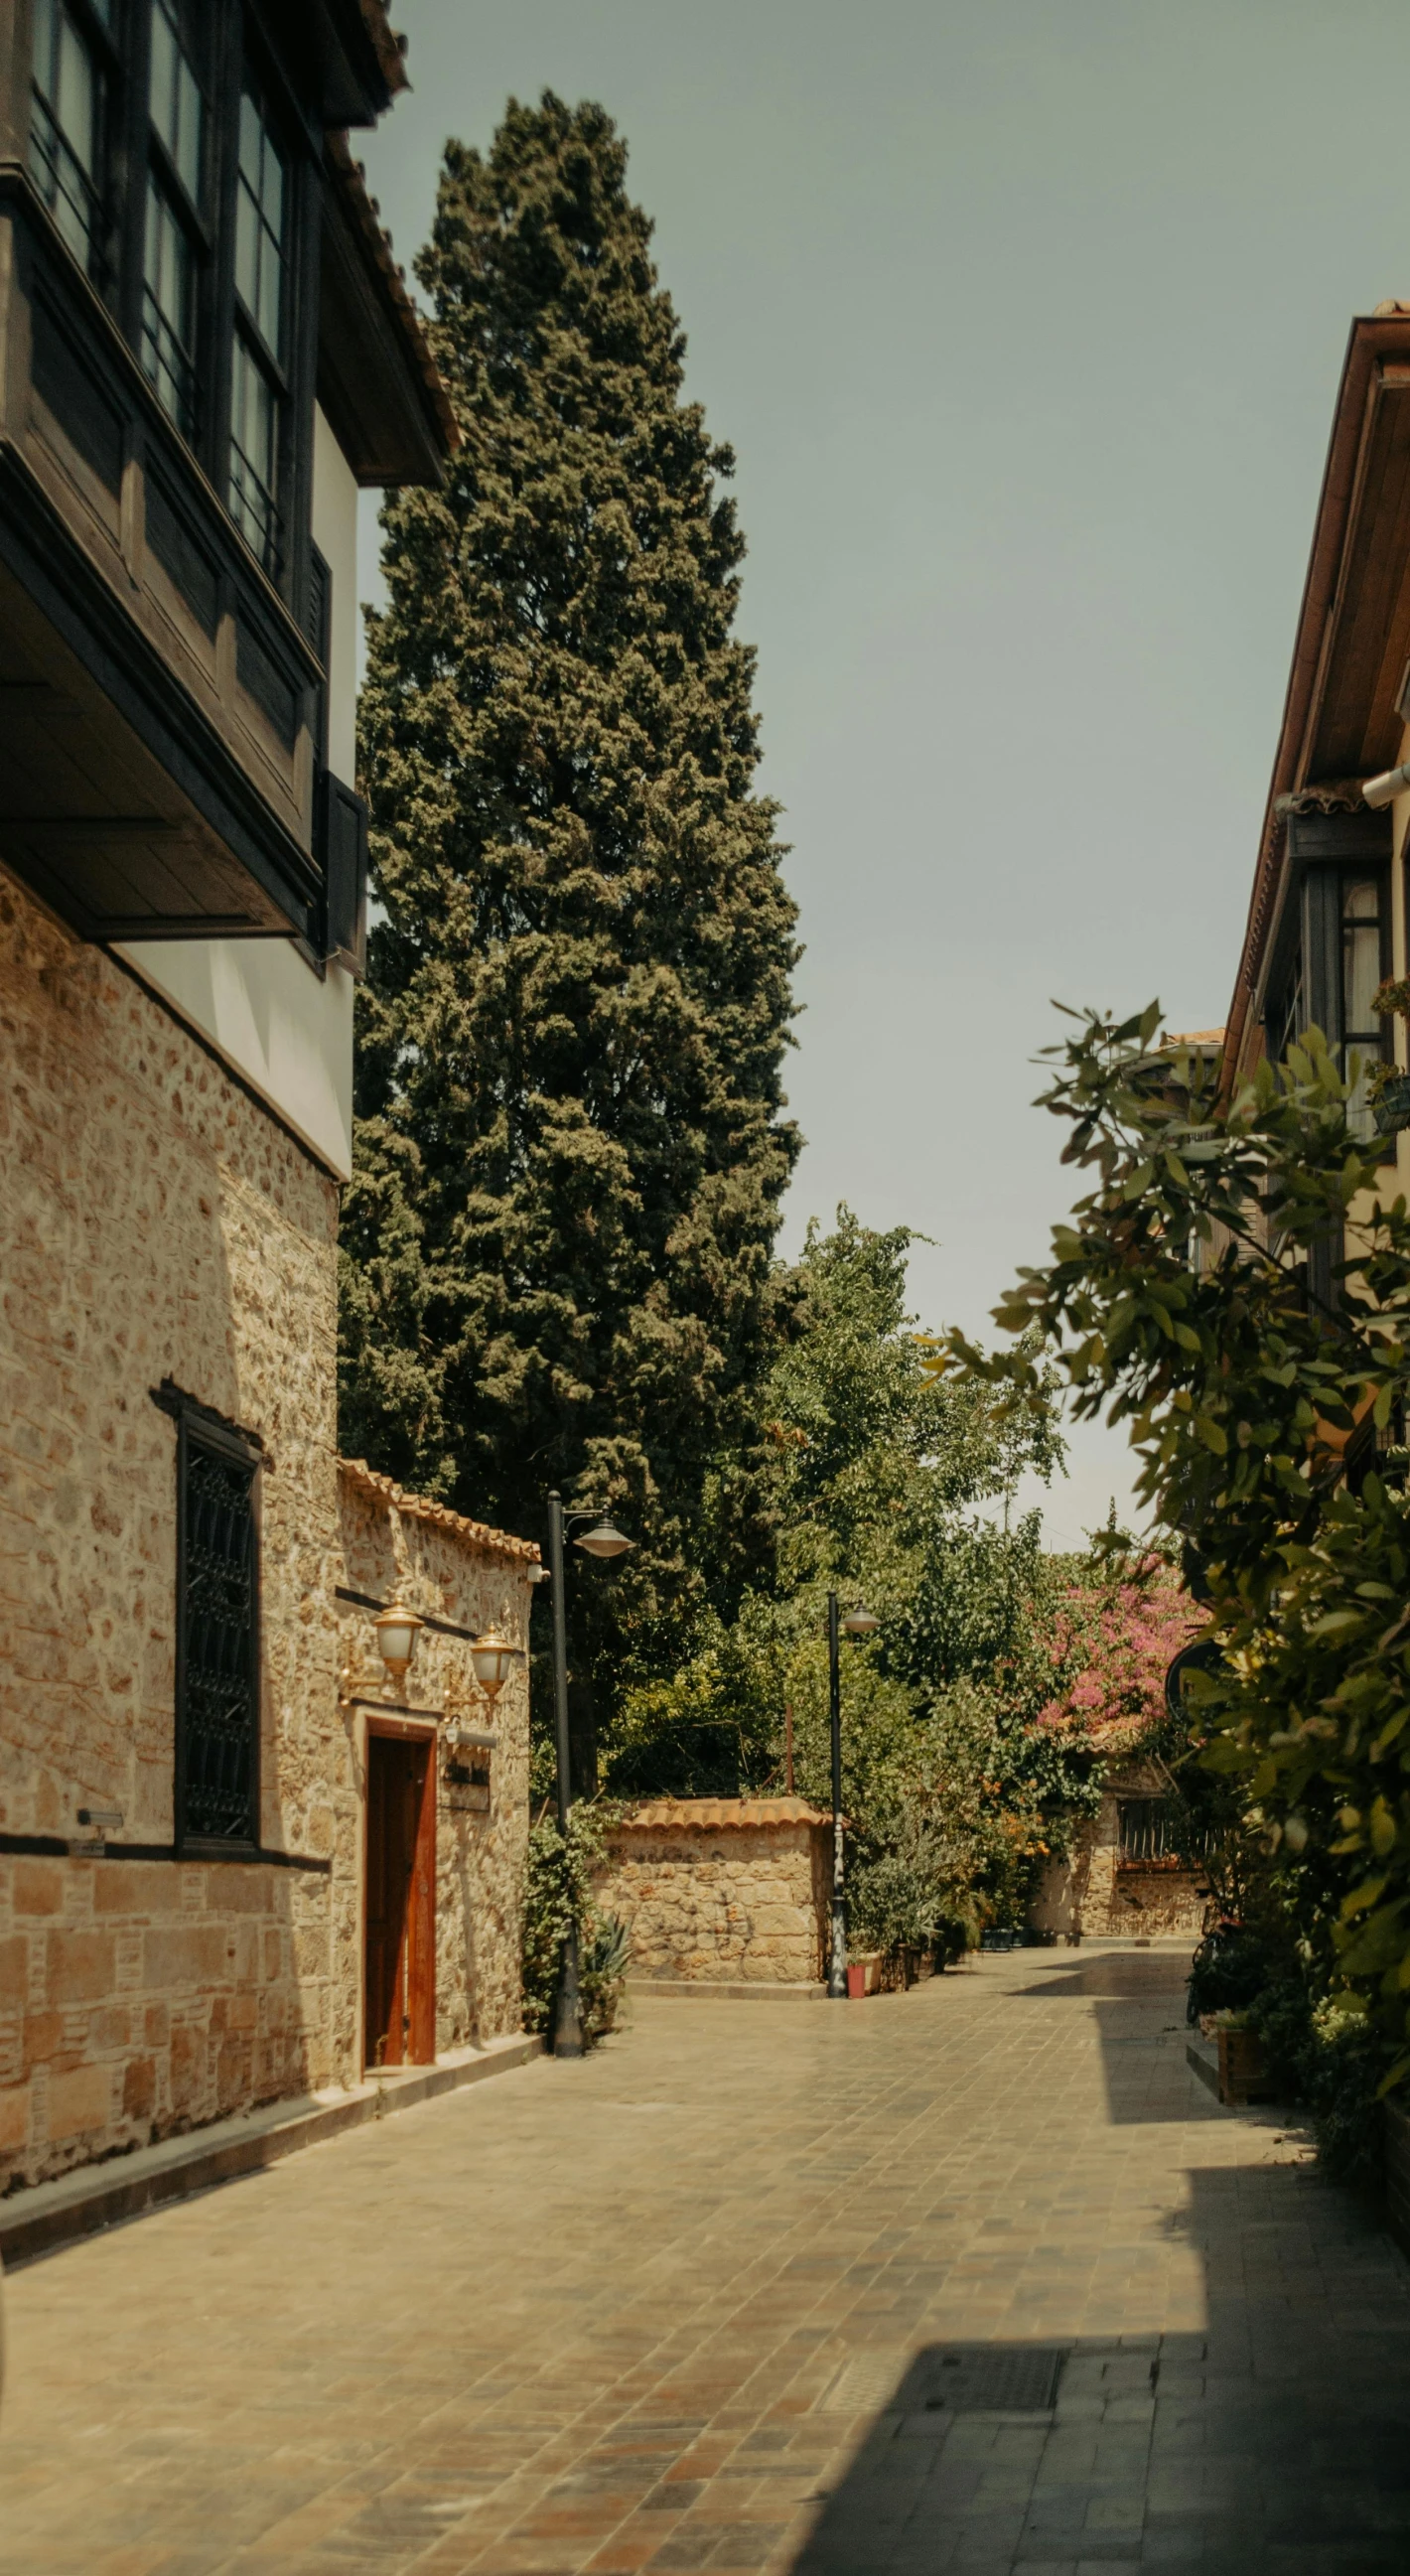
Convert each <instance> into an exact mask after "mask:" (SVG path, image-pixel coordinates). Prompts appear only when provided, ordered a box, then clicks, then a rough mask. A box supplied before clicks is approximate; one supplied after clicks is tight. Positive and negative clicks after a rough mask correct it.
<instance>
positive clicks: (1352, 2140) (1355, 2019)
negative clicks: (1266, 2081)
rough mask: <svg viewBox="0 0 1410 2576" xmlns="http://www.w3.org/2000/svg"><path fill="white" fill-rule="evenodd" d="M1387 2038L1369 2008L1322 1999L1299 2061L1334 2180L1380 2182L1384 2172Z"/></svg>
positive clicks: (1320, 2152)
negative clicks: (1372, 2020)
mask: <svg viewBox="0 0 1410 2576" xmlns="http://www.w3.org/2000/svg"><path fill="white" fill-rule="evenodd" d="M1385 2065H1386V2049H1385V2043H1384V2041H1383V2040H1382V2039H1381V2038H1380V2037H1379V2036H1378V2034H1377V2032H1376V2031H1375V2030H1374V2029H1373V2028H1372V2026H1371V2024H1370V2023H1369V2022H1368V2021H1367V2019H1366V2016H1365V2014H1364V2013H1358V2012H1347V2011H1345V2010H1342V2009H1339V2008H1338V2006H1337V2004H1336V2003H1335V2002H1334V2001H1328V2002H1326V2003H1320V2004H1318V2005H1317V2006H1316V2007H1315V2009H1314V2010H1313V2012H1312V2013H1311V2015H1310V2017H1309V2031H1308V2037H1307V2040H1306V2042H1305V2044H1304V2046H1303V2050H1302V2053H1301V2057H1300V2059H1299V2064H1298V2074H1299V2077H1300V2087H1299V2089H1300V2091H1301V2095H1302V2099H1303V2100H1304V2102H1306V2104H1307V2106H1308V2108H1309V2110H1310V2111H1311V2113H1312V2126H1313V2134H1314V2135H1315V2137H1316V2140H1317V2156H1318V2161H1319V2162H1320V2164H1321V2165H1322V2168H1323V2170H1324V2171H1325V2172H1326V2173H1327V2174H1328V2175H1329V2176H1330V2178H1331V2180H1332V2181H1333V2182H1350V2183H1362V2184H1374V2183H1376V2182H1378V2181H1379V2179H1380V2171H1381V2136H1382V2131H1381V2109H1380V2098H1379V2097H1380V2089H1381V2084H1382V2080H1383V2078H1384V2075H1385Z"/></svg>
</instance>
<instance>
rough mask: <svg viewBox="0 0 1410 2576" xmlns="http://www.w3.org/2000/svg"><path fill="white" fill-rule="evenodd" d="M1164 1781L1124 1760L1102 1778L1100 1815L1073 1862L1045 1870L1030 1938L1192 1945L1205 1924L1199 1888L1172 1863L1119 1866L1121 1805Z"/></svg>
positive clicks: (1165, 1788)
mask: <svg viewBox="0 0 1410 2576" xmlns="http://www.w3.org/2000/svg"><path fill="white" fill-rule="evenodd" d="M1169 1786H1170V1784H1169V1781H1168V1779H1167V1778H1166V1776H1165V1774H1164V1773H1163V1772H1162V1771H1161V1770H1160V1769H1159V1768H1158V1767H1157V1765H1156V1764H1154V1763H1152V1762H1145V1761H1141V1760H1128V1761H1127V1762H1126V1763H1125V1764H1124V1765H1123V1766H1121V1767H1120V1768H1118V1769H1113V1770H1111V1771H1109V1772H1108V1773H1107V1776H1106V1778H1105V1780H1104V1781H1103V1783H1102V1803H1101V1812H1100V1814H1099V1815H1097V1816H1096V1817H1095V1818H1093V1820H1092V1821H1091V1823H1089V1824H1086V1825H1084V1826H1083V1827H1082V1829H1081V1831H1080V1833H1079V1834H1078V1835H1077V1837H1076V1839H1075V1841H1074V1844H1073V1851H1072V1857H1071V1859H1070V1860H1054V1861H1050V1862H1049V1863H1048V1866H1047V1869H1046V1870H1045V1871H1044V1873H1043V1877H1042V1880H1041V1882H1040V1884H1039V1888H1038V1893H1037V1896H1036V1897H1035V1899H1034V1901H1033V1904H1032V1905H1031V1906H1030V1908H1029V1912H1028V1929H1029V1931H1030V1932H1037V1933H1039V1934H1043V1935H1047V1936H1050V1937H1054V1938H1057V1939H1059V1940H1061V1939H1063V1938H1064V1937H1068V1936H1070V1935H1071V1934H1072V1933H1074V1932H1084V1933H1088V1934H1091V1935H1094V1936H1095V1937H1097V1938H1098V1939H1103V1940H1110V1939H1112V1938H1113V1937H1120V1938H1122V1939H1130V1938H1131V1937H1133V1936H1134V1937H1137V1938H1147V1939H1153V1938H1171V1937H1175V1938H1179V1939H1181V1940H1186V1939H1188V1940H1189V1941H1191V1942H1195V1941H1197V1940H1198V1939H1199V1937H1200V1933H1201V1930H1202V1928H1203V1922H1204V1907H1205V1899H1204V1898H1203V1897H1202V1896H1200V1894H1199V1893H1198V1891H1199V1889H1200V1887H1201V1886H1202V1885H1203V1884H1204V1881H1203V1880H1202V1878H1201V1877H1200V1874H1199V1872H1198V1870H1194V1869H1187V1868H1185V1867H1183V1866H1182V1865H1181V1863H1180V1862H1179V1861H1177V1860H1174V1859H1171V1860H1144V1861H1138V1860H1123V1859H1122V1857H1121V1805H1122V1801H1123V1800H1126V1799H1135V1798H1158V1797H1160V1796H1161V1795H1162V1793H1165V1794H1168V1793H1169Z"/></svg>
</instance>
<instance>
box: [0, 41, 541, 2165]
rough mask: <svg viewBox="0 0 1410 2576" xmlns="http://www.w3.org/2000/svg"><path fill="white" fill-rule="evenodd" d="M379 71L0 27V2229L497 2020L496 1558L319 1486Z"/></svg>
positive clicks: (369, 379)
mask: <svg viewBox="0 0 1410 2576" xmlns="http://www.w3.org/2000/svg"><path fill="white" fill-rule="evenodd" d="M154 46H159V47H160V48H161V49H162V59H163V60H164V61H165V63H166V66H167V75H168V76H167V77H165V78H164V79H163V80H162V81H157V80H156V79H154V78H153V79H149V77H148V73H149V68H150V65H151V62H152V60H153V59H154V57H153V47H154ZM403 52H404V48H403V46H402V44H401V42H400V40H399V39H398V38H397V36H396V35H395V33H394V31H393V30H392V28H391V27H390V25H389V23H388V21H387V17H386V12H385V8H384V6H383V0H358V5H357V6H356V7H341V6H340V7H338V8H336V9H329V8H327V7H325V6H324V5H323V0H282V5H281V6H280V7H279V8H278V9H275V8H274V7H272V6H270V5H267V4H266V0H202V6H201V7H200V8H199V9H194V8H193V9H182V10H175V9H171V8H166V7H161V6H160V5H159V0H124V5H123V7H122V8H121V9H98V8H81V9H73V8H70V9H65V10H63V11H55V10H52V9H44V10H41V9H37V8H33V9H32V8H29V7H21V8H19V9H18V10H10V11H8V12H0V179H3V186H0V281H3V290H2V291H0V781H2V782H3V784H0V1623H3V1637H4V1651H3V1655H2V1656H0V2189H4V2188H5V2187H6V2186H7V2182H8V2183H20V2184H23V2183H30V2182H35V2181H37V2180H40V2179H41V2178H43V2177H45V2176H47V2175H51V2174H54V2173H56V2172H60V2171H62V2170H63V2169H64V2168H65V2167H66V2166H69V2165H72V2164H75V2163H79V2162H82V2161H84V2160H86V2159H91V2158H93V2157H100V2156H107V2155H110V2154H114V2153H119V2152H121V2151H122V2150H123V2149H125V2148H128V2147H132V2146H136V2145H139V2144H145V2143H147V2142H148V2141H150V2140H153V2139H156V2138H161V2137H164V2136H169V2135H172V2134H175V2133H179V2132H181V2131H183V2130H185V2129H188V2128H192V2127H196V2126H199V2125H200V2124H202V2123H204V2122H208V2121H210V2120H213V2119H216V2118H218V2117H220V2116H221V2115H222V2114H224V2113H229V2112H234V2111H238V2110H240V2109H242V2108H246V2107H250V2106H253V2105H254V2104H256V2103H262V2102H268V2101H277V2100H281V2099H284V2098H286V2097H289V2096H292V2095H297V2094H300V2093H302V2092H304V2091H306V2090H307V2089H309V2088H310V2087H312V2088H322V2087H325V2086H327V2085H330V2084H348V2083H352V2082H355V2081H357V2080H360V2079H361V2077H362V2073H363V2068H364V2062H365V2059H366V2057H367V2056H368V2055H369V2053H370V2052H369V2049H368V2018H369V1997H370V1996H371V1995H372V1994H373V1990H374V1984H376V1999H377V2016H376V2017H377V2019H378V2022H379V2031H378V2043H377V2044H378V2048H379V2051H380V2052H381V2062H384V2063H385V2062H403V2063H404V2062H406V2061H407V2060H408V2059H410V2060H411V2061H413V2062H424V2060H425V2059H426V2058H427V2057H429V2056H431V2055H433V2054H434V2053H435V2051H436V2049H437V2047H438V2046H439V2047H444V2046H448V2045H452V2044H454V2042H455V2040H456V2038H457V2037H458V2036H460V2035H462V2034H463V2035H465V2036H466V2037H467V2038H468V2037H469V2036H470V2035H472V2034H474V2033H476V2032H483V2033H484V2034H485V2035H487V2036H488V2035H497V2034H499V2033H501V2032H503V2031H505V2030H507V2029H512V2028H513V2027H514V2025H515V2022H516V2021H517V1976H518V1967H517V1961H518V1929H517V1919H516V1903H517V1884H518V1868H519V1859H518V1855H520V1854H521V1853H522V1847H523V1841H524V1835H525V1832H526V1817H525V1814H524V1808H525V1804H526V1801H525V1790H524V1760H525V1751H524V1742H523V1738H524V1733H525V1727H526V1719H525V1714H524V1707H523V1680H522V1655H521V1654H520V1652H519V1651H518V1649H519V1647H521V1646H522V1641H523V1638H524V1635H525V1631H526V1621H527V1605H528V1599H529V1590H528V1586H529V1577H530V1574H531V1572H532V1569H533V1560H534V1557H535V1554H536V1551H535V1550H534V1549H533V1548H531V1547H528V1546H526V1545H525V1544H523V1543H522V1542H520V1541H516V1540H514V1539H511V1538H507V1537H503V1536H501V1535H499V1534H496V1533H494V1532H490V1531H486V1530H483V1529H481V1528H479V1527H478V1525H476V1524H473V1523H471V1522H469V1521H463V1520H458V1519H457V1518H456V1517H455V1516H454V1515H448V1514H445V1513H437V1512H436V1511H435V1510H434V1508H433V1507H431V1506H429V1505H422V1504H418V1503H416V1502H415V1501H414V1500H413V1499H412V1498H409V1497H406V1496H402V1495H400V1494H398V1493H397V1491H396V1489H395V1488H393V1487H391V1486H389V1485H386V1484H385V1483H379V1481H378V1480H377V1479H376V1478H374V1477H372V1476H371V1475H370V1472H369V1471H367V1470H365V1469H361V1468H356V1467H347V1468H344V1467H342V1466H340V1462H339V1459H338V1455H337V1446H336V1407H335V1385H336V1377H335V1369H336V1333H337V1306H336V1258H337V1225H338V1193H339V1186H340V1184H341V1183H342V1182H344V1181H346V1180H347V1178H348V1177H349V1175H350V1172H351V1168H352V1064H353V1056H352V1030H353V1003H354V992H355V984H356V979H357V977H358V976H359V974H360V973H361V972H362V968H363V961H364V948H365V937H364V932H365V898H366V868H367V814H366V808H365V806H364V805H363V803H362V800H361V798H360V797H359V795H358V793H357V791H356V787H355V785H354V783H353V782H354V777H355V759H356V743H355V735H356V683H355V671H356V650H357V628H358V604H357V513H358V493H359V489H365V488H380V487H384V486H388V485H393V486H397V487H401V486H404V485H409V484H421V485H429V486H435V485H437V484H438V483H440V482H441V481H442V480H443V478H444V472H445V467H446V462H447V459H448V458H449V457H450V455H451V454H452V453H453V452H454V449H455V447H456V444H457V442H458V431H457V428H456V423H455V419H454V416H453V413H452V410H451V407H450V402H449V398H448V396H447V393H446V390H445V387H444V385H443V384H442V383H441V381H440V379H439V377H438V375H437V373H436V369H435V366H434V362H433V360H432V357H431V353H430V349H429V346H428V344H427V341H426V337H425V333H424V330H423V328H422V326H421V323H420V321H419V319H418V317H417V315H416V312H415V310H414V307H413V305H412V303H411V301H410V298H409V296H408V294H407V290H406V285H405V281H404V278H403V277H402V275H401V272H400V271H399V270H398V268H397V265H396V262H395V260H394V258H393V256H392V252H391V246H390V243H389V242H388V241H387V239H386V237H385V235H384V234H383V233H382V231H381V229H380V225H379V223H378V220H377V214H376V209H375V207H374V205H373V203H372V201H371V200H370V198H369V197H368V195H367V191H366V186H365V181H364V174H363V172H362V170H361V168H360V165H359V164H358V163H357V161H356V160H355V158H354V156H353V153H352V150H351V148H350V145H349V131H350V130H351V129H355V128H358V127H367V126H370V125H372V124H374V123H375V122H376V120H377V119H378V118H379V117H380V116H381V115H382V114H383V113H384V112H385V111H386V110H387V109H388V108H389V107H390V105H391V104H392V101H393V99H394V98H395V97H396V96H397V94H398V93H399V92H400V91H401V90H402V89H404V88H405V87H406V84H407V75H406V69H405V64H404V61H403ZM175 102H179V112H178V105H177V104H175ZM222 174H228V177H229V181H230V184H229V185H228V186H227V185H226V183H225V176H223V175H222ZM173 192H175V193H173ZM183 192H184V193H183ZM178 196H179V198H180V203H179V205H178V203H177V198H178ZM154 209H155V210H157V211H161V210H162V209H164V210H165V211H164V214H163V217H162V221H161V222H159V223H154V222H153V220H152V217H153V212H154ZM168 217H169V218H170V225H168V224H167V221H166V219H167V218H168ZM171 227H174V230H172V229H171ZM174 240H181V241H185V242H186V243H187V245H188V249H189V248H190V245H191V243H192V242H194V241H197V240H199V245H200V255H199V258H196V257H195V256H194V255H193V256H192V259H191V263H190V266H189V269H187V268H183V266H182V264H181V261H180V260H179V259H177V257H176V254H175V253H174V252H173V253H172V258H173V260H174V261H175V267H174V268H172V266H171V263H170V262H168V261H167V254H166V251H165V250H163V251H162V253H161V259H160V262H159V263H158V267H159V273H156V274H153V273H149V271H150V265H151V261H152V259H153V258H154V257H155V256H156V253H155V252H154V251H153V249H152V245H153V244H154V243H156V244H162V243H166V244H167V245H168V246H169V245H170V243H171V242H172V241H174ZM252 263H253V265H252ZM173 279H175V281H176V283H175V284H174V283H173ZM183 280H184V283H183V282H182V281H183ZM188 290H189V291H188ZM237 392H238V399H237ZM198 395H199V398H198ZM398 1584H401V1585H403V1586H404V1587H405V1588H406V1589H407V1591H408V1593H409V1594H411V1595H414V1600H413V1601H411V1602H409V1603H408V1605H407V1606H409V1607H415V1606H416V1605H417V1604H419V1605H420V1611H421V1615H422V1616H423V1618H424V1620H425V1625H424V1626H423V1627H422V1629H421V1631H420V1635H421V1651H420V1653H419V1656H418V1657H417V1659H416V1661H415V1662H414V1664H413V1666H412V1668H411V1673H410V1674H409V1675H408V1677H407V1678H408V1679H413V1680H414V1677H419V1679H420V1684H421V1700H420V1702H418V1704H417V1705H416V1706H415V1707H412V1706H410V1705H405V1704H404V1703H405V1700H406V1693H405V1691H404V1690H401V1689H400V1688H399V1687H398V1688H394V1687H393V1686H392V1684H391V1682H389V1680H388V1678H387V1674H386V1668H385V1666H384V1664H383V1659H382V1657H381V1656H380V1655H376V1650H375V1644H369V1640H371V1639H373V1637H374V1634H375V1632H374V1631H373V1629H372V1627H371V1625H370V1622H371V1621H372V1620H375V1618H376V1617H377V1616H378V1615H379V1605H380V1606H381V1607H384V1608H388V1609H390V1608H392V1607H394V1606H395V1605H394V1603H393V1601H392V1599H391V1598H390V1595H391V1593H392V1592H393V1591H394V1589H395V1587H396V1586H397V1585H398ZM369 1600H370V1601H371V1602H372V1605H373V1606H372V1609H371V1611H369V1610H368V1609H367V1607H366V1602H367V1601H369ZM488 1619H494V1620H495V1621H496V1622H497V1624H498V1627H499V1629H500V1630H501V1631H502V1632H503V1634H504V1636H505V1639H506V1646H505V1661H506V1663H507V1665H508V1668H509V1679H508V1680H507V1681H506V1682H505V1685H504V1688H503V1690H502V1691H501V1692H500V1694H499V1698H498V1702H497V1707H496V1714H495V1717H494V1720H493V1722H490V1720H489V1718H488V1716H486V1717H485V1718H484V1722H482V1723H481V1724H480V1725H479V1726H475V1725H474V1724H472V1723H470V1722H469V1719H470V1716H471V1715H473V1711H474V1707H475V1706H476V1705H480V1704H481V1703H482V1702H483V1694H482V1693H481V1694H480V1701H479V1702H477V1700H476V1691H477V1687H478V1686H477V1685H476V1684H475V1682H474V1679H473V1673H474V1639H475V1637H476V1635H477V1634H478V1633H479V1631H480V1625H481V1623H483V1622H484V1621H486V1620H488ZM369 1652H371V1653H373V1654H374V1656H375V1674H374V1678H373V1679H371V1680H369V1679H368V1669H369V1668H368V1666H367V1656H368V1653H369ZM483 1661H484V1656H483V1654H482V1655H481V1662H482V1663H483ZM349 1675H351V1677H352V1678H351V1680H349V1679H348V1678H347V1677H348V1676H349ZM446 1712H450V1713H451V1714H450V1716H449V1717H447V1715H446ZM457 1713H459V1714H458V1715H457ZM467 1713H469V1714H467ZM452 1731H454V1732H455V1733H456V1734H457V1735H458V1736H461V1737H465V1738H466V1739H467V1741H466V1743H465V1744H464V1745H463V1746H461V1747H460V1748H459V1749H460V1750H463V1751H465V1752H467V1753H468V1754H469V1757H470V1758H469V1759H468V1760H466V1761H463V1762H462V1761H461V1760H460V1759H458V1758H457V1752H456V1750H455V1749H454V1748H452V1746H451V1744H450V1742H449V1736H450V1734H451V1732H452ZM472 1738H477V1739H479V1740H478V1741H474V1742H471V1741H470V1740H469V1739H472ZM442 1809H443V1810H444V1815H442ZM374 1899H375V1902H374ZM374 1964H375V1966H376V1969H377V1980H380V1983H377V1980H374V1978H373V1974H372V1968H373V1965H374Z"/></svg>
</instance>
